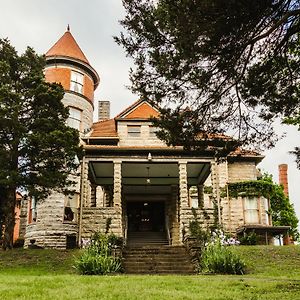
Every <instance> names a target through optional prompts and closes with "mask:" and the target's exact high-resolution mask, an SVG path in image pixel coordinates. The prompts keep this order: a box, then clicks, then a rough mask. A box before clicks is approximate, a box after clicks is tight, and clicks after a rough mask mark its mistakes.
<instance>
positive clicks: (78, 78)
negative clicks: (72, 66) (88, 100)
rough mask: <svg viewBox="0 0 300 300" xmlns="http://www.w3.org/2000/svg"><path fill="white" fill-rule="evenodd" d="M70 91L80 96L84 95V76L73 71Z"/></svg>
mask: <svg viewBox="0 0 300 300" xmlns="http://www.w3.org/2000/svg"><path fill="white" fill-rule="evenodd" d="M70 90H71V91H74V92H76V93H80V94H82V93H83V74H81V73H79V72H76V71H71V85H70Z"/></svg>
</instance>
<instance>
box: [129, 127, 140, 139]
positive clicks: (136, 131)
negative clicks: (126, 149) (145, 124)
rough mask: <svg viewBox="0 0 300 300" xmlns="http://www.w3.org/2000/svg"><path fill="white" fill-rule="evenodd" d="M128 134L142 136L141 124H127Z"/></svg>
mask: <svg viewBox="0 0 300 300" xmlns="http://www.w3.org/2000/svg"><path fill="white" fill-rule="evenodd" d="M127 133H128V136H131V137H139V136H141V126H140V125H127Z"/></svg>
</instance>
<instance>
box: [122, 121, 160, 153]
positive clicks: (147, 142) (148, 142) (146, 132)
mask: <svg viewBox="0 0 300 300" xmlns="http://www.w3.org/2000/svg"><path fill="white" fill-rule="evenodd" d="M127 125H141V135H140V136H139V137H132V136H128V133H127ZM151 125H152V123H151V122H130V121H128V122H125V121H122V122H118V135H119V138H120V141H119V145H120V146H152V147H153V146H165V143H164V142H162V141H161V140H160V139H158V138H157V137H156V136H155V135H151V134H150V127H149V126H151Z"/></svg>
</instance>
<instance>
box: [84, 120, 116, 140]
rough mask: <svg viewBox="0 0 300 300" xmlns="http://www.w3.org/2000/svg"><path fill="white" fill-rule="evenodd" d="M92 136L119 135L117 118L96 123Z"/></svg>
mask: <svg viewBox="0 0 300 300" xmlns="http://www.w3.org/2000/svg"><path fill="white" fill-rule="evenodd" d="M90 136H91V137H99V138H100V137H118V133H117V130H116V123H115V119H109V120H105V121H100V122H97V123H94V124H93V126H92V133H91V135H90Z"/></svg>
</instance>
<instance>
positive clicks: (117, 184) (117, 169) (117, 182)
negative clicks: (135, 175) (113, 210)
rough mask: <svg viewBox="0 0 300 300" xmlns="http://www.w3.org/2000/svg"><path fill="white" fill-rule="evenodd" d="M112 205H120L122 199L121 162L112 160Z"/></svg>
mask: <svg viewBox="0 0 300 300" xmlns="http://www.w3.org/2000/svg"><path fill="white" fill-rule="evenodd" d="M113 201H114V206H115V207H119V208H122V207H121V201H122V162H121V161H114V198H113Z"/></svg>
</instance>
